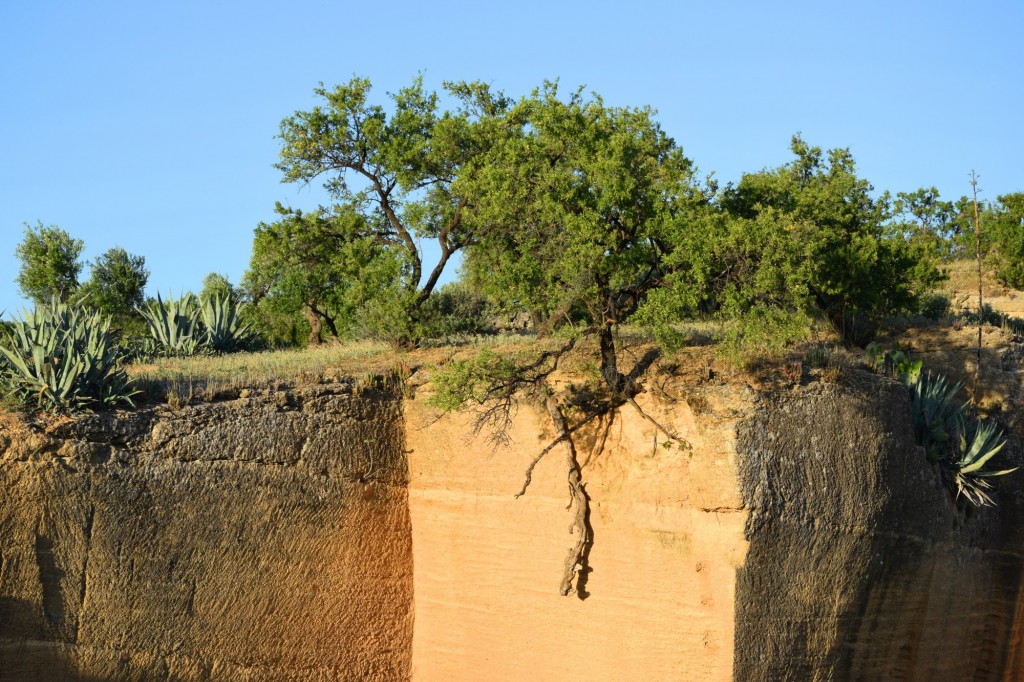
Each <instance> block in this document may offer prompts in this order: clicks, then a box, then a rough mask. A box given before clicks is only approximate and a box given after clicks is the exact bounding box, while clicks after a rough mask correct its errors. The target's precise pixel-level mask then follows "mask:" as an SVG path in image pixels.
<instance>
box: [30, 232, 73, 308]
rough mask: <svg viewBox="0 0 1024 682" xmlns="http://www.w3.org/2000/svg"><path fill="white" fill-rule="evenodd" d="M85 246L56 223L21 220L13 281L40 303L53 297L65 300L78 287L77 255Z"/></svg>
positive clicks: (42, 303) (46, 301)
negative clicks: (22, 230)
mask: <svg viewBox="0 0 1024 682" xmlns="http://www.w3.org/2000/svg"><path fill="white" fill-rule="evenodd" d="M84 248H85V244H84V242H82V240H81V239H73V238H72V237H71V235H69V234H68V233H67V232H65V231H64V230H62V229H60V228H59V227H57V226H56V225H50V226H48V227H47V226H44V225H43V223H42V222H38V223H36V225H35V226H34V227H33V226H31V225H29V224H28V223H25V237H24V239H22V241H21V243H20V244H18V246H17V248H16V249H15V254H16V255H17V257H18V260H20V261H21V267H20V269H19V270H18V276H17V278H16V279H15V282H16V283H17V284H18V288H19V289H20V290H21V293H22V295H23V296H25V297H26V298H29V299H31V300H32V301H34V302H35V303H36V304H37V305H44V304H46V303H48V302H50V301H51V299H52V298H53V297H57V298H58V299H61V300H65V299H67V297H68V296H69V295H70V294H72V293H73V292H74V291H76V290H77V289H78V275H79V273H80V272H81V271H82V263H81V261H80V260H79V258H80V257H81V255H82V249H84Z"/></svg>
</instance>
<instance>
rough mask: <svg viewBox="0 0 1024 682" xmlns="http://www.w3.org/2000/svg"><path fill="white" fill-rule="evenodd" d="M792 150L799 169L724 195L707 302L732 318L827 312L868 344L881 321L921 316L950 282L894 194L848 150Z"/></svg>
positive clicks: (706, 257)
mask: <svg viewBox="0 0 1024 682" xmlns="http://www.w3.org/2000/svg"><path fill="white" fill-rule="evenodd" d="M791 148H792V151H793V154H794V156H795V159H794V160H793V161H792V162H790V163H788V164H786V165H784V166H782V167H780V168H777V169H771V170H765V171H761V172H759V173H751V174H747V175H744V176H743V178H742V180H741V181H740V183H739V184H738V185H736V186H735V187H728V188H726V189H725V191H724V192H723V193H722V197H721V200H720V205H721V207H722V209H723V210H724V212H725V214H726V218H725V219H724V220H723V222H722V223H721V225H722V228H721V230H720V233H719V234H718V235H716V236H715V237H714V239H712V241H711V242H710V243H709V244H708V245H707V248H706V249H704V250H703V252H701V253H702V256H701V258H702V267H704V268H705V272H706V276H705V277H704V280H705V281H706V282H708V284H709V286H708V287H707V288H706V291H705V294H704V295H706V296H707V297H708V299H707V301H706V302H705V305H706V306H707V307H709V308H711V309H718V310H721V311H722V312H723V313H724V314H725V315H726V316H728V317H733V318H739V317H742V316H744V315H746V314H747V313H748V312H750V311H761V312H764V311H766V310H770V309H774V310H776V311H782V312H791V313H796V314H803V315H806V316H817V315H824V316H825V317H826V318H827V319H828V320H830V321H831V322H832V323H833V324H834V325H835V327H836V329H837V330H838V331H840V332H841V333H842V334H843V337H844V338H845V339H847V340H848V341H853V342H858V343H859V342H863V341H865V340H866V339H867V338H868V337H869V336H870V335H871V333H872V330H873V328H874V326H875V324H876V323H877V321H878V320H879V319H880V318H881V317H883V316H885V315H890V314H898V313H901V312H906V311H909V310H912V309H914V308H915V306H916V304H917V301H918V297H919V296H920V295H921V294H922V293H924V292H925V291H927V290H928V289H930V288H932V287H933V286H934V285H935V284H936V283H937V282H938V281H939V280H940V279H941V274H940V273H939V271H938V269H937V268H936V267H935V258H934V257H933V256H934V254H929V253H928V252H927V249H922V248H919V247H917V246H916V245H915V244H914V243H913V242H912V237H913V235H912V234H907V232H908V226H907V224H906V223H905V222H903V221H899V220H895V219H894V218H895V214H894V210H893V206H892V201H891V198H890V196H889V195H888V194H887V193H884V194H882V195H881V196H878V197H876V196H874V195H873V187H872V186H871V185H870V183H868V181H867V180H865V179H863V178H861V177H859V176H858V175H857V172H856V165H855V162H854V159H853V156H852V155H851V154H850V152H849V150H847V149H832V150H829V151H828V152H823V151H822V150H821V148H819V147H812V146H810V145H808V144H807V143H806V142H804V141H803V139H802V138H801V137H800V136H795V137H794V138H793V141H792V145H791Z"/></svg>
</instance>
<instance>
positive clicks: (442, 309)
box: [420, 282, 494, 339]
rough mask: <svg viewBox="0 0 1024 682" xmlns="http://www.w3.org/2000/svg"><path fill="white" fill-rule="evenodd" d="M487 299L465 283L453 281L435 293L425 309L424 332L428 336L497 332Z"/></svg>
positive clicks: (430, 337)
mask: <svg viewBox="0 0 1024 682" xmlns="http://www.w3.org/2000/svg"><path fill="white" fill-rule="evenodd" d="M490 312H491V311H490V305H489V304H488V301H487V298H485V297H484V296H482V295H480V294H478V293H477V292H475V291H474V290H473V289H471V288H470V287H469V286H468V285H466V284H464V283H462V282H452V283H450V284H446V285H444V286H443V287H441V289H440V290H438V291H437V292H435V293H434V294H433V295H431V297H430V298H428V299H427V301H426V302H425V303H424V305H423V307H422V308H421V319H422V321H421V323H420V324H421V327H422V335H423V337H424V338H428V339H439V338H448V337H451V336H459V335H462V334H488V333H492V332H493V331H494V324H493V322H492V319H491V315H490Z"/></svg>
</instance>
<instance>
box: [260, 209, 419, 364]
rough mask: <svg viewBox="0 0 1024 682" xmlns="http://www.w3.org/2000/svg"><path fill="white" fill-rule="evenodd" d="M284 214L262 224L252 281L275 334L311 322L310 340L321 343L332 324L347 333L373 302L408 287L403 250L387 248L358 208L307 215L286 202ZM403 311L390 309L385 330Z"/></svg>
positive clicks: (267, 325)
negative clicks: (403, 281) (402, 281)
mask: <svg viewBox="0 0 1024 682" xmlns="http://www.w3.org/2000/svg"><path fill="white" fill-rule="evenodd" d="M277 212H278V214H279V215H280V216H281V218H280V220H278V221H276V222H274V223H270V224H266V223H261V224H260V225H259V226H258V227H257V228H256V237H255V239H254V240H253V254H252V260H251V262H250V265H249V270H248V271H247V272H246V275H245V280H244V287H245V289H246V290H247V291H248V292H249V295H250V296H251V298H252V300H253V301H254V303H255V305H256V308H257V310H256V314H257V316H258V319H259V320H260V321H261V323H262V325H263V326H264V328H265V329H267V330H268V331H269V332H270V334H269V335H270V336H272V337H273V336H278V337H280V335H281V332H280V330H281V329H282V328H285V329H287V327H288V324H289V320H290V321H291V324H295V323H300V324H304V325H305V329H306V330H308V331H307V343H308V344H310V345H317V344H319V343H321V342H322V341H323V331H322V329H323V327H324V326H326V327H327V330H328V331H329V333H330V334H331V335H333V336H334V337H340V336H342V335H344V334H345V333H346V331H347V330H348V329H349V328H350V327H351V326H352V324H353V323H354V321H355V317H356V313H357V312H358V311H361V310H364V309H365V308H366V307H367V306H368V305H370V304H371V301H384V300H387V299H389V298H393V296H394V295H395V294H400V293H401V292H402V291H404V288H403V287H402V286H401V284H400V283H399V282H400V279H401V273H402V269H403V263H402V261H401V260H400V259H399V257H400V255H401V253H400V252H395V251H394V250H391V249H387V248H385V247H384V245H383V244H382V243H381V242H380V240H378V239H377V238H376V237H375V236H374V235H373V234H372V231H371V230H370V229H369V228H368V226H367V223H366V219H365V217H364V216H362V215H360V214H359V213H358V212H357V211H356V210H355V209H354V208H353V207H352V206H338V207H335V208H334V209H332V210H328V209H325V208H320V209H317V210H316V211H313V212H308V213H307V212H303V211H300V210H293V209H290V208H285V207H283V206H281V205H280V204H278V205H277ZM401 312H404V308H403V309H401V310H400V311H398V312H396V313H394V314H392V315H383V314H382V315H381V317H383V318H384V322H383V324H382V325H381V326H382V328H384V329H387V328H388V327H389V326H390V323H392V322H393V321H394V320H395V319H396V318H401V315H400V313H401ZM296 316H298V320H296V319H295V317H296ZM374 319H376V318H374ZM275 329H277V331H276V332H275Z"/></svg>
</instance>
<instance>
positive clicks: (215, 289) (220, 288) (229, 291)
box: [199, 272, 245, 303]
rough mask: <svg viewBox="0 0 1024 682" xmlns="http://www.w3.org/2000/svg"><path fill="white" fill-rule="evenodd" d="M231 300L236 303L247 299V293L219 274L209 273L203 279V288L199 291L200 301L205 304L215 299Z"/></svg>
mask: <svg viewBox="0 0 1024 682" xmlns="http://www.w3.org/2000/svg"><path fill="white" fill-rule="evenodd" d="M217 297H220V298H230V299H233V300H234V301H235V302H236V303H238V302H240V301H241V300H242V299H243V298H245V291H244V290H243V289H242V288H241V287H236V286H235V285H234V284H232V283H231V280H229V279H228V278H227V277H226V276H225V275H222V274H220V273H219V272H210V273H207V275H206V277H203V288H202V289H201V290H200V291H199V301H200V302H205V301H209V300H212V299H214V298H217Z"/></svg>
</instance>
